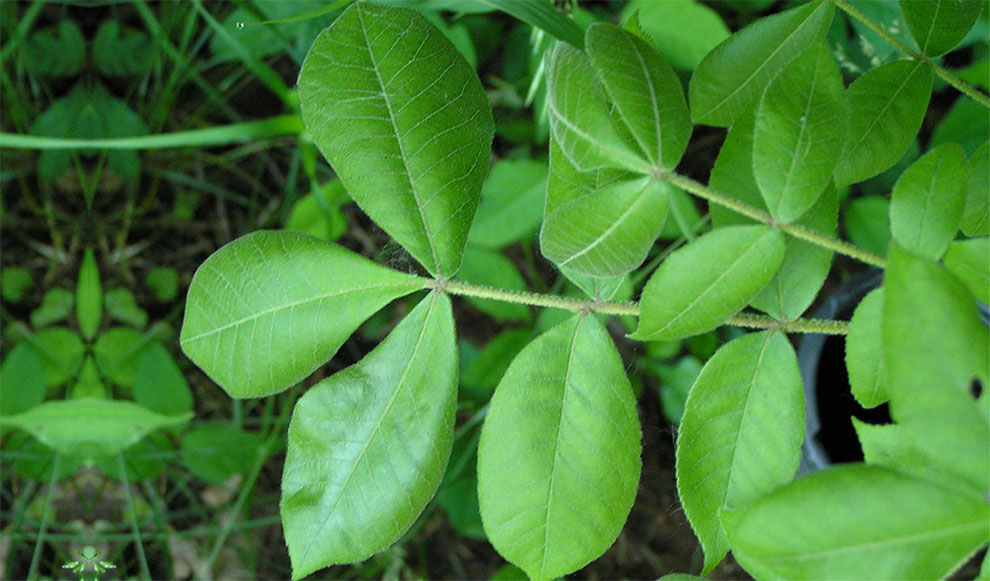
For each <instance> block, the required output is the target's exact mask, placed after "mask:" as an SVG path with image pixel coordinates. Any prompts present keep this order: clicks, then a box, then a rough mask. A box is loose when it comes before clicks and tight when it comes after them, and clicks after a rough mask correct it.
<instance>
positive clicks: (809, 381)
mask: <svg viewBox="0 0 990 581" xmlns="http://www.w3.org/2000/svg"><path fill="white" fill-rule="evenodd" d="M882 283H883V271H882V270H869V271H865V272H862V273H859V274H858V275H856V276H854V277H852V278H850V279H849V280H848V281H846V282H845V284H843V285H842V286H841V287H839V289H838V290H837V291H836V292H835V293H833V294H832V295H831V296H830V297H829V298H828V299H827V300H826V301H825V302H824V303H822V305H821V306H820V307H819V308H818V309H817V310H816V311H815V312H814V314H813V315H812V316H813V317H814V318H816V319H838V320H843V321H848V320H849V319H850V318H851V317H852V314H853V312H854V311H855V310H856V307H857V306H858V305H859V303H860V301H862V300H863V297H865V296H866V295H867V294H869V292H870V291H871V290H873V289H875V288H878V287H879V286H880V285H881V284H882ZM979 308H980V316H981V317H982V318H983V321H984V322H985V323H987V322H990V309H988V308H987V305H984V304H982V303H980V304H979ZM845 343H846V342H845V337H842V336H834V335H803V336H802V338H801V341H800V343H799V345H798V352H797V356H798V364H799V366H800V367H801V379H802V380H803V382H804V401H805V408H804V409H805V411H804V414H805V424H804V426H805V432H804V444H803V445H802V447H801V452H802V454H801V466H800V468H799V470H798V474H804V473H806V472H811V471H814V470H821V469H823V468H827V467H828V466H831V465H833V464H840V463H844V462H859V461H861V460H863V450H862V448H860V445H859V439H858V438H857V437H856V430H855V429H854V428H853V424H852V418H854V417H855V418H857V419H859V420H861V421H864V422H867V423H871V424H886V423H890V412H889V411H888V408H887V404H883V405H880V406H878V407H875V408H871V409H866V408H864V407H862V406H861V405H859V402H857V401H856V398H854V397H853V395H852V392H851V390H850V388H849V376H848V375H847V374H846V364H845V352H846V351H845V349H846V345H845Z"/></svg>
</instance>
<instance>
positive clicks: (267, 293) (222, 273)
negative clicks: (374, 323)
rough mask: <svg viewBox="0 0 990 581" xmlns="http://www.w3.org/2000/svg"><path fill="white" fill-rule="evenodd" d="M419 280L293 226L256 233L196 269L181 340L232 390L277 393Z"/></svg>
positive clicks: (189, 352)
mask: <svg viewBox="0 0 990 581" xmlns="http://www.w3.org/2000/svg"><path fill="white" fill-rule="evenodd" d="M422 287H423V282H422V280H421V279H417V278H416V277H413V276H410V275H407V274H403V273H400V272H397V271H394V270H389V269H387V268H384V267H381V266H379V265H377V264H375V263H374V262H371V261H370V260H367V259H366V258H363V257H361V256H359V255H357V254H354V253H352V252H350V251H348V250H345V249H343V248H341V247H339V246H336V245H334V244H331V243H329V242H325V241H323V240H319V239H317V238H313V237H311V236H306V235H304V234H299V233H296V232H285V231H282V232H264V231H263V232H256V233H254V234H249V235H247V236H244V237H242V238H239V239H237V240H235V241H233V242H231V243H230V244H228V245H226V246H224V247H223V248H221V249H220V250H218V251H217V252H216V253H214V254H213V255H212V256H210V257H209V258H208V259H207V260H206V262H204V263H203V264H202V265H201V266H200V267H199V270H197V271H196V274H195V275H194V276H193V280H192V283H191V284H190V286H189V294H188V298H187V300H186V316H185V320H184V321H183V325H182V333H181V336H180V343H181V344H182V349H183V351H185V353H186V355H188V356H189V358H190V359H192V360H193V362H194V363H196V365H198V366H200V367H201V368H202V369H203V370H204V371H206V373H207V374H208V375H209V376H210V377H211V378H213V380H214V381H216V382H217V384H218V385H220V386H221V387H223V388H224V389H225V390H226V391H227V393H229V394H231V395H232V396H233V397H261V396H265V395H270V394H273V393H277V392H279V391H282V390H284V389H287V388H288V387H290V386H291V385H292V384H293V383H296V382H297V381H299V380H301V379H303V378H304V377H306V376H307V375H309V374H310V373H312V372H313V370H314V369H316V368H317V367H319V366H320V365H322V364H323V363H325V362H326V361H327V360H328V359H330V358H331V357H332V356H333V355H334V353H336V352H337V349H338V348H340V346H341V345H342V344H343V343H344V341H345V340H346V339H347V337H348V336H349V335H350V334H351V333H353V332H354V330H355V329H357V327H358V325H360V324H361V323H362V322H364V320H365V319H367V318H368V317H369V316H371V315H372V314H373V313H375V312H376V311H377V310H378V309H380V308H381V307H383V306H384V305H386V304H388V303H389V302H390V301H392V300H393V299H395V298H397V297H400V296H403V295H406V294H409V293H410V292H412V291H414V290H416V289H419V288H422Z"/></svg>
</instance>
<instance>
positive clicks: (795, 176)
mask: <svg viewBox="0 0 990 581" xmlns="http://www.w3.org/2000/svg"><path fill="white" fill-rule="evenodd" d="M846 122H847V119H846V95H845V89H844V88H843V86H842V75H841V74H840V73H839V67H838V66H837V65H836V64H835V61H834V60H833V59H832V53H831V52H830V51H829V49H828V46H827V45H826V44H825V42H824V41H820V42H816V43H815V44H813V45H812V46H811V47H810V48H809V49H808V50H806V51H805V52H804V54H802V55H801V56H799V57H798V58H797V59H795V60H794V61H793V62H792V63H790V64H789V65H787V66H786V67H785V68H784V70H782V71H781V73H780V75H779V76H778V77H777V78H776V79H775V80H774V81H773V82H772V83H771V84H770V86H769V87H768V88H767V91H766V93H764V94H763V99H762V100H761V102H760V104H759V107H758V108H757V112H756V127H755V129H754V135H753V173H754V177H755V179H756V183H757V185H759V187H760V193H761V194H762V196H763V199H764V201H766V205H767V208H769V210H770V213H771V215H773V216H774V217H775V218H777V219H778V220H780V221H782V222H785V223H790V222H793V221H795V220H796V219H798V218H799V217H801V215H802V214H804V213H805V212H807V211H808V209H809V208H811V207H812V206H813V205H814V204H815V202H816V201H817V200H818V198H819V197H820V196H821V194H822V192H823V191H824V190H825V186H827V185H828V184H829V182H831V181H832V171H833V170H834V169H835V164H836V161H837V158H838V155H839V153H841V151H842V145H843V142H844V139H845V128H846Z"/></svg>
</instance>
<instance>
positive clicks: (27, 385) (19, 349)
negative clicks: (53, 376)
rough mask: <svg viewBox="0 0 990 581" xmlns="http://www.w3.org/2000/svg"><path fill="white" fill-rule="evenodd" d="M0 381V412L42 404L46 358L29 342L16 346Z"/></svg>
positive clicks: (0, 371)
mask: <svg viewBox="0 0 990 581" xmlns="http://www.w3.org/2000/svg"><path fill="white" fill-rule="evenodd" d="M0 384H2V385H3V388H2V389H0V415H3V416H10V415H14V414H18V413H21V412H23V411H27V410H29V409H31V408H33V407H34V406H36V405H38V404H40V403H41V402H42V400H44V399H45V387H46V386H45V369H44V361H43V360H42V358H41V354H40V353H38V350H37V349H35V348H33V347H31V345H29V344H28V343H27V342H26V341H21V342H19V343H18V344H16V345H14V348H13V349H11V350H10V352H9V353H7V357H5V358H4V360H3V364H2V365H0ZM2 429H3V427H2V426H0V430H2Z"/></svg>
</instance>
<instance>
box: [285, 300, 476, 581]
mask: <svg viewBox="0 0 990 581" xmlns="http://www.w3.org/2000/svg"><path fill="white" fill-rule="evenodd" d="M456 403H457V348H456V345H455V338H454V321H453V315H452V313H451V310H450V300H449V299H448V298H447V297H446V296H445V295H438V294H431V295H429V296H428V297H426V298H425V299H424V300H423V301H422V302H421V303H420V304H419V305H418V306H417V307H416V308H415V309H413V311H412V312H411V313H409V315H407V316H406V318H405V319H403V321H402V322H400V323H399V325H398V326H396V328H395V329H394V330H393V331H392V333H391V334H390V335H389V336H388V338H386V339H385V341H384V342H382V343H381V344H380V345H379V346H378V347H376V348H375V349H374V350H373V351H371V353H369V354H368V355H367V356H365V358H364V359H362V360H361V361H360V362H358V363H357V364H356V365H354V366H352V367H349V368H347V369H345V370H344V371H341V372H340V373H337V374H336V375H334V376H333V377H331V378H329V379H327V380H324V381H323V382H321V383H320V384H318V385H317V386H316V387H313V388H311V389H310V390H309V391H308V392H307V393H306V394H305V395H304V396H303V397H302V398H301V399H300V400H299V402H298V403H297V404H296V408H295V411H294V412H293V415H292V423H291V424H290V426H289V449H288V456H287V457H286V460H285V472H284V473H283V475H282V503H281V508H282V524H283V527H284V529H285V538H286V543H287V544H288V546H289V557H290V559H291V560H292V578H293V579H300V578H302V577H305V576H306V575H308V574H309V573H312V572H313V571H316V570H317V569H321V568H323V567H326V566H329V565H332V564H336V563H352V562H355V561H360V560H363V559H366V558H368V557H370V556H371V555H373V554H374V553H376V552H378V551H380V550H382V549H384V548H386V547H388V546H389V545H391V544H392V543H394V542H395V541H396V540H398V539H399V537H401V536H402V534H403V533H404V532H405V531H406V530H407V529H408V528H409V527H410V526H411V525H412V524H413V522H414V521H415V520H416V518H417V517H418V516H419V514H420V513H421V512H422V511H423V509H424V508H425V507H426V504H427V502H429V500H430V498H432V497H433V494H434V492H436V490H437V486H439V484H440V481H441V479H442V478H443V474H444V468H445V467H446V465H447V459H448V457H449V455H450V449H451V438H452V434H453V428H454V408H455V406H456Z"/></svg>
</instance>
